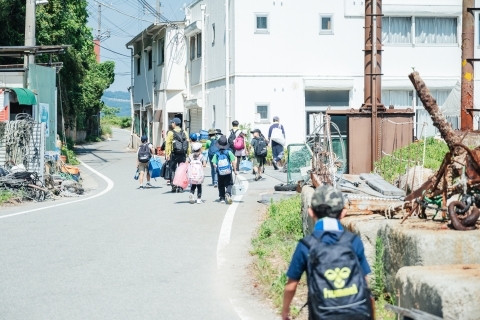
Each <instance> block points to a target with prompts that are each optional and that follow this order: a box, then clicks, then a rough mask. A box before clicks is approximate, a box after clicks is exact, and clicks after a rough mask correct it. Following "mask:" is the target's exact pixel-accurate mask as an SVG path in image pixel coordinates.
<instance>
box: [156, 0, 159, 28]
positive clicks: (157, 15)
mask: <svg viewBox="0 0 480 320" xmlns="http://www.w3.org/2000/svg"><path fill="white" fill-rule="evenodd" d="M156 9H157V14H156V15H155V23H156V24H158V23H160V0H157V8H156Z"/></svg>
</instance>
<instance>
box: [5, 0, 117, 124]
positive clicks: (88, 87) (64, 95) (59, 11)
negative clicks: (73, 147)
mask: <svg viewBox="0 0 480 320" xmlns="http://www.w3.org/2000/svg"><path fill="white" fill-rule="evenodd" d="M87 4H88V3H87V0H49V1H48V4H47V5H44V6H38V7H37V30H36V39H37V44H38V45H70V46H71V47H70V48H69V49H68V50H66V53H65V54H62V55H53V56H52V61H54V62H63V68H62V69H61V71H60V72H59V74H58V76H57V85H58V86H59V90H61V92H60V94H59V98H60V96H61V99H62V101H61V102H62V106H63V111H64V116H65V118H66V121H67V124H69V125H70V126H73V125H74V124H75V122H74V121H75V119H77V117H81V118H82V122H83V121H86V122H87V127H88V123H89V122H90V121H91V120H92V118H93V116H97V115H98V114H99V112H100V110H101V109H102V107H103V103H102V102H101V100H100V98H101V97H102V95H103V92H104V91H105V90H106V89H107V88H108V87H109V86H110V85H111V84H112V83H113V81H114V78H115V73H114V69H115V64H114V62H111V61H107V62H104V63H97V61H96V59H95V53H94V44H93V36H92V31H91V29H90V28H89V27H88V26H87V20H88V13H87ZM0 19H1V21H2V31H1V32H0V43H1V44H2V45H17V46H18V45H23V43H24V29H25V0H0ZM49 59H50V57H49V56H39V57H37V58H36V60H37V62H48V61H49ZM10 60H11V59H10ZM10 60H7V59H3V60H0V63H23V60H21V59H17V60H16V61H17V62H11V61H10ZM59 109H60V108H59Z"/></svg>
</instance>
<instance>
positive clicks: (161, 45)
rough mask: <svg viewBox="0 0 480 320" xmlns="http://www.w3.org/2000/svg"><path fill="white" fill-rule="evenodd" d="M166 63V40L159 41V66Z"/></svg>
mask: <svg viewBox="0 0 480 320" xmlns="http://www.w3.org/2000/svg"><path fill="white" fill-rule="evenodd" d="M164 62H165V38H163V39H160V40H159V41H158V64H159V65H161V64H163V63H164Z"/></svg>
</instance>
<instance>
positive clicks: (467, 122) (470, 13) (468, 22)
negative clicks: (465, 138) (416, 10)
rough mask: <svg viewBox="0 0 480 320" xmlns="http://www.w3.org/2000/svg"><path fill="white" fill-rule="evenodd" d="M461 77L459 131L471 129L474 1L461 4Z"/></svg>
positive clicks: (468, 0) (470, 0)
mask: <svg viewBox="0 0 480 320" xmlns="http://www.w3.org/2000/svg"><path fill="white" fill-rule="evenodd" d="M462 6H463V7H462V11H463V12H462V77H461V102H460V106H461V110H460V129H461V130H462V131H466V130H472V129H473V113H472V112H471V110H469V109H473V108H474V81H473V75H474V63H473V62H474V61H476V60H475V57H474V56H475V16H474V11H475V10H476V9H477V8H474V7H475V0H463V2H462Z"/></svg>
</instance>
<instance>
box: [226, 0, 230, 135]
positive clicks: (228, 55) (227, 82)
mask: <svg viewBox="0 0 480 320" xmlns="http://www.w3.org/2000/svg"><path fill="white" fill-rule="evenodd" d="M228 1H229V0H225V114H226V118H227V119H226V120H227V125H226V127H225V128H226V130H228V128H229V127H230V123H231V119H230V118H231V116H230V27H229V26H230V23H229V20H230V13H229V3H228Z"/></svg>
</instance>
